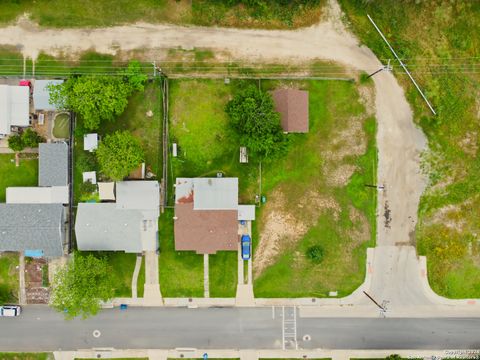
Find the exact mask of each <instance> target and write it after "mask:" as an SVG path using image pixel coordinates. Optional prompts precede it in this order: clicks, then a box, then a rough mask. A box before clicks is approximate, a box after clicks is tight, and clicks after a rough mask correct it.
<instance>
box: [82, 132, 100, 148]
mask: <svg viewBox="0 0 480 360" xmlns="http://www.w3.org/2000/svg"><path fill="white" fill-rule="evenodd" d="M97 148H98V134H85V135H83V150H86V151H90V152H93V151H95V150H97Z"/></svg>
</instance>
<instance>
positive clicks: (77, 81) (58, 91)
mask: <svg viewBox="0 0 480 360" xmlns="http://www.w3.org/2000/svg"><path fill="white" fill-rule="evenodd" d="M49 91H50V101H51V102H52V103H53V104H55V105H56V106H57V107H58V108H60V109H71V110H73V111H75V112H76V113H78V114H79V115H80V116H81V117H82V119H83V122H84V126H85V128H86V129H87V130H96V129H98V128H99V126H100V123H101V122H102V121H105V120H107V121H113V120H114V119H115V117H117V116H119V115H121V114H122V113H123V111H124V110H125V108H126V106H127V104H128V97H129V96H130V94H131V92H132V87H131V85H130V83H129V82H125V81H124V79H123V78H122V77H120V76H118V77H117V76H94V75H89V76H79V77H73V78H70V79H68V80H67V81H65V82H64V83H62V84H59V85H50V87H49Z"/></svg>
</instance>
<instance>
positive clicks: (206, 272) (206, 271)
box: [203, 254, 210, 298]
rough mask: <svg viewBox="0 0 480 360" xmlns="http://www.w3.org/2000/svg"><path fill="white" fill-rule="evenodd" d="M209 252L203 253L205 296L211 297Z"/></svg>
mask: <svg viewBox="0 0 480 360" xmlns="http://www.w3.org/2000/svg"><path fill="white" fill-rule="evenodd" d="M208 266H209V265H208V254H204V255H203V296H204V297H205V298H209V297H210V274H209V267H208Z"/></svg>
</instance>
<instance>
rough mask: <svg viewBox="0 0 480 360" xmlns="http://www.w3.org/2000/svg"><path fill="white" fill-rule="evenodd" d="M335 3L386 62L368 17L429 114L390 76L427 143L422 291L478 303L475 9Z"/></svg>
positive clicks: (478, 41) (479, 9)
mask: <svg viewBox="0 0 480 360" xmlns="http://www.w3.org/2000/svg"><path fill="white" fill-rule="evenodd" d="M340 3H341V5H342V7H343V9H344V10H345V11H346V12H347V15H348V16H347V18H348V20H349V21H350V22H351V26H352V29H353V30H354V31H355V32H356V33H357V34H358V36H359V37H360V39H361V40H362V41H363V42H364V43H365V44H366V45H367V46H369V47H370V48H371V49H372V50H373V51H374V52H375V53H376V54H377V56H379V57H380V58H384V59H385V58H392V57H393V56H392V55H391V54H390V52H389V50H388V49H387V48H386V46H385V45H384V43H383V41H382V40H381V39H380V38H379V37H378V34H377V33H376V32H375V31H374V29H373V28H372V27H371V25H370V23H369V22H368V20H367V18H366V16H365V15H366V14H367V13H369V14H370V15H371V16H372V17H373V19H374V20H375V21H376V23H377V25H378V26H379V27H380V28H381V29H383V31H384V33H385V34H386V36H387V38H388V39H389V40H390V41H391V42H392V44H393V46H394V48H395V49H396V50H397V51H398V53H399V54H400V56H401V57H402V58H404V59H405V62H406V63H407V65H408V66H409V67H410V69H411V71H412V74H413V76H414V77H415V78H416V80H417V82H418V83H419V84H420V86H421V87H422V88H423V89H424V90H425V92H426V96H427V97H428V98H429V100H430V101H431V102H432V104H433V107H434V108H435V110H436V111H437V114H438V115H437V116H432V114H431V113H430V112H429V110H428V108H427V107H426V105H425V104H424V102H423V100H422V99H421V97H420V95H419V94H418V93H417V92H416V90H415V88H414V87H413V85H412V84H411V82H410V81H409V80H408V78H407V77H406V76H405V74H402V73H401V72H395V73H396V76H397V78H398V79H399V81H400V83H401V84H402V86H403V87H404V88H405V89H406V94H407V98H408V100H409V102H410V104H411V105H412V107H413V110H414V114H415V121H416V122H417V123H418V124H419V125H420V127H421V128H422V129H423V131H424V132H425V134H426V136H427V138H428V144H429V150H428V151H427V152H426V153H425V154H424V155H423V164H422V166H423V168H424V170H425V172H427V173H428V175H429V178H430V184H429V186H428V188H427V190H426V191H425V193H424V195H423V197H422V198H421V200H420V208H419V224H418V226H417V233H416V245H417V249H418V252H419V254H421V255H426V256H427V266H428V276H429V281H430V285H431V286H432V288H433V290H434V291H435V292H437V293H438V294H440V295H443V296H446V297H450V298H478V297H480V245H479V241H478V236H477V235H476V234H478V233H479V231H480V222H479V221H478V209H480V197H479V196H478V194H479V192H480V161H479V156H478V155H479V150H478V149H479V145H478V144H479V139H480V137H479V131H478V91H479V85H478V84H480V75H479V73H478V71H476V68H477V66H478V56H479V49H480V37H478V36H477V34H478V33H479V31H480V20H479V19H480V3H479V2H473V1H465V2H455V3H448V2H442V3H438V2H435V1H421V2H398V1H394V0H388V1H377V2H370V3H368V4H366V3H365V2H363V1H360V0H357V1H347V0H341V1H340ZM396 67H397V68H398V66H396Z"/></svg>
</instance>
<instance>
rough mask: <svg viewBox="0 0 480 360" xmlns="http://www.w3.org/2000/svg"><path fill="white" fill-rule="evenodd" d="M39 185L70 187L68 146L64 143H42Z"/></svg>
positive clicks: (39, 161) (39, 148)
mask: <svg viewBox="0 0 480 360" xmlns="http://www.w3.org/2000/svg"><path fill="white" fill-rule="evenodd" d="M38 150H39V160H38V185H39V186H66V185H68V146H67V144H66V143H64V142H56V143H42V144H39V146H38Z"/></svg>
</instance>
